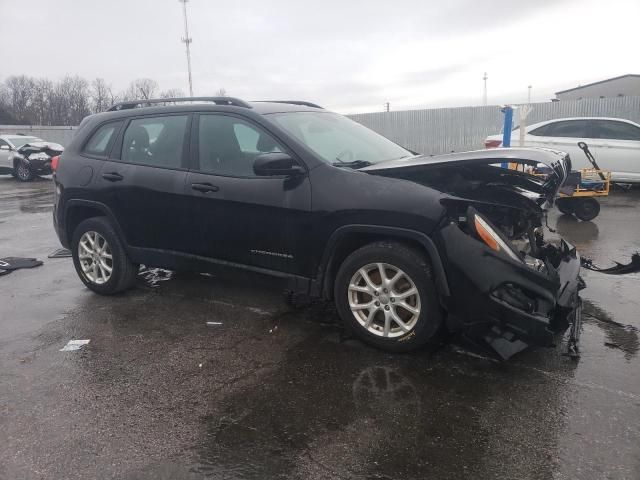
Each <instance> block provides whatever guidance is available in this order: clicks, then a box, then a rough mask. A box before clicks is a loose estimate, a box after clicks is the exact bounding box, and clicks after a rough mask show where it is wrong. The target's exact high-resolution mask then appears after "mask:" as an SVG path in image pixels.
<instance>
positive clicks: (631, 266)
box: [580, 252, 640, 275]
mask: <svg viewBox="0 0 640 480" xmlns="http://www.w3.org/2000/svg"><path fill="white" fill-rule="evenodd" d="M580 263H581V264H582V267H583V268H586V269H587V270H593V271H594V272H600V273H608V274H610V275H624V274H627V273H637V272H640V253H638V252H636V253H634V254H632V255H631V261H630V262H629V263H620V262H614V263H615V266H613V267H609V268H600V267H597V266H596V265H594V264H593V260H591V259H590V258H585V257H582V258H580Z"/></svg>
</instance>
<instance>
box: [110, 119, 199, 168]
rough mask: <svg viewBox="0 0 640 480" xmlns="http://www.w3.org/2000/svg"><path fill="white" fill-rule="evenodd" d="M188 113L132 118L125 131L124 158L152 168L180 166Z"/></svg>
mask: <svg viewBox="0 0 640 480" xmlns="http://www.w3.org/2000/svg"><path fill="white" fill-rule="evenodd" d="M186 130H187V115H171V116H164V117H146V118H137V119H135V120H132V121H131V123H129V126H128V127H127V130H126V131H125V132H124V140H123V142H122V157H121V158H122V160H123V161H124V162H128V163H138V164H142V165H150V166H153V167H164V168H181V167H182V156H183V155H182V151H183V146H184V137H185V132H186Z"/></svg>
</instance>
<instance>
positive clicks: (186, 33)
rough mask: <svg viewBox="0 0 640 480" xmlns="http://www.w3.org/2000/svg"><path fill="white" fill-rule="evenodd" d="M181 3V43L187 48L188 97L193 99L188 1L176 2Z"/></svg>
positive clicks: (180, 0)
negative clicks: (182, 15) (182, 32)
mask: <svg viewBox="0 0 640 480" xmlns="http://www.w3.org/2000/svg"><path fill="white" fill-rule="evenodd" d="M178 1H179V2H180V3H182V13H183V14H184V37H182V42H183V43H184V44H185V46H186V47H187V69H188V71H189V96H190V97H193V80H192V78H191V49H190V47H189V45H190V44H191V37H190V36H189V23H188V22H187V2H188V1H189V0H178Z"/></svg>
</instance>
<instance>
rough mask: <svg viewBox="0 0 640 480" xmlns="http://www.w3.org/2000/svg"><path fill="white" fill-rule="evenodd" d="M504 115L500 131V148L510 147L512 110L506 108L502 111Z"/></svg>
mask: <svg viewBox="0 0 640 480" xmlns="http://www.w3.org/2000/svg"><path fill="white" fill-rule="evenodd" d="M502 112H503V113H504V128H503V130H502V132H503V133H502V146H503V147H510V146H511V128H512V124H513V108H511V107H509V106H506V107H504V108H503V109H502Z"/></svg>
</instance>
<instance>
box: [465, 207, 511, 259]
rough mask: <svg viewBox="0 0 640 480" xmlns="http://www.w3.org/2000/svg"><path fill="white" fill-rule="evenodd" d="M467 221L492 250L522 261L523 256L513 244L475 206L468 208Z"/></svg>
mask: <svg viewBox="0 0 640 480" xmlns="http://www.w3.org/2000/svg"><path fill="white" fill-rule="evenodd" d="M467 222H468V224H469V225H470V226H471V228H472V229H473V230H474V231H475V233H476V235H478V237H479V238H480V240H482V241H483V242H484V243H485V244H486V245H487V246H488V247H489V248H490V249H491V250H494V251H496V252H499V253H503V254H505V255H507V256H509V257H510V258H511V259H512V260H515V261H516V262H522V257H520V255H518V254H517V253H516V252H515V251H514V250H513V248H512V247H511V246H509V244H508V243H507V240H506V239H505V238H503V236H502V235H500V233H499V232H498V230H497V229H496V228H495V227H493V226H492V225H491V223H490V222H489V220H487V219H486V218H484V217H482V215H480V214H479V213H478V211H477V210H476V209H475V208H473V207H469V209H468V210H467Z"/></svg>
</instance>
